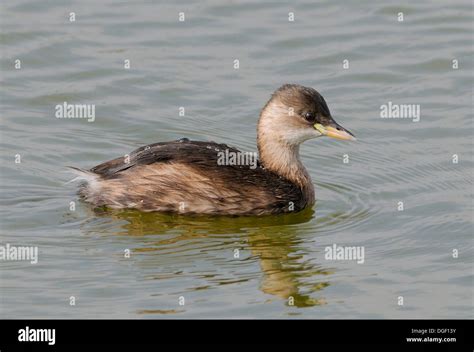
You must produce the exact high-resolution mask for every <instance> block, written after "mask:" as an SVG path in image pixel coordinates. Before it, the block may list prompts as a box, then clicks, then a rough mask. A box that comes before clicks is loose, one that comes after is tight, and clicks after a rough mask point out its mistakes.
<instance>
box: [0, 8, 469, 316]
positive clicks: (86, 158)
mask: <svg viewBox="0 0 474 352" xmlns="http://www.w3.org/2000/svg"><path fill="white" fill-rule="evenodd" d="M182 11H183V12H185V16H186V17H185V22H178V20H177V19H178V13H179V12H182ZM70 12H75V13H76V21H75V22H69V17H68V14H69V13H70ZM288 12H294V14H295V22H289V21H288ZM399 12H403V13H404V21H403V22H398V21H397V14H398V13H399ZM0 13H1V15H0V20H1V21H0V22H1V36H0V43H1V53H2V57H1V112H2V113H1V123H2V127H1V131H2V132H1V157H2V162H1V166H2V167H1V182H0V184H1V189H2V191H1V194H2V197H1V198H2V209H1V211H2V214H1V219H2V220H1V243H2V245H5V244H6V243H10V244H12V245H31V246H38V248H39V262H38V264H36V265H33V264H30V263H28V262H14V261H8V262H5V261H2V262H1V271H0V285H1V301H0V315H1V316H2V317H4V318H75V317H78V318H185V317H186V318H224V317H225V318H251V317H252V318H255V317H258V318H472V316H473V309H472V308H473V289H472V288H473V286H472V284H473V281H472V274H473V263H472V258H473V242H472V234H473V208H472V175H473V174H472V170H473V159H472V150H473V149H472V148H473V145H472V132H473V131H472V72H473V62H472V6H471V3H470V2H469V1H453V2H449V3H446V4H443V3H441V2H428V1H422V2H419V3H417V4H413V3H412V2H409V1H405V2H404V3H400V2H398V1H397V2H393V3H386V4H374V3H372V2H369V1H359V2H357V3H354V4H345V2H343V1H331V2H330V3H329V2H318V3H312V2H310V1H306V2H299V3H297V4H294V5H288V4H286V3H285V2H268V3H265V4H264V3H260V2H257V1H246V2H226V3H223V2H221V1H207V2H206V3H203V2H200V1H185V2H180V3H179V4H175V2H172V1H169V2H167V3H160V4H159V3H157V2H156V3H155V2H151V1H142V2H134V3H133V5H131V4H129V3H127V2H116V1H111V0H109V1H101V2H96V1H77V0H72V1H48V2H45V1H31V0H29V1H23V0H19V1H15V2H12V3H9V4H6V3H2V5H1V10H0ZM16 59H20V60H21V69H19V70H16V69H15V67H14V65H15V60H16ZM125 59H129V60H130V62H131V69H130V70H126V69H124V68H123V65H124V60H125ZM235 59H238V60H239V61H240V68H239V69H238V70H235V69H234V67H233V66H234V60H235ZM345 59H347V60H349V69H343V66H342V63H343V60H345ZM453 59H457V60H458V63H459V68H458V69H453V67H452V65H453V63H452V60H453ZM283 83H300V84H304V85H308V86H312V87H314V88H316V89H318V90H319V91H320V92H321V93H322V95H323V96H324V97H325V98H326V100H327V102H328V104H329V107H330V109H331V111H332V114H333V116H334V118H335V119H336V121H338V122H339V123H341V124H342V125H343V126H345V127H346V128H348V129H349V130H351V131H353V132H354V133H355V134H356V136H357V137H358V141H357V142H353V143H349V142H340V141H335V140H329V139H324V138H320V139H318V140H313V141H309V142H307V143H306V144H305V145H304V146H303V147H302V155H303V161H304V164H305V165H306V167H307V169H308V170H309V172H310V174H311V175H312V178H313V182H314V183H315V187H316V197H317V204H316V206H315V207H314V209H310V210H308V211H306V212H304V213H302V214H297V215H291V216H282V217H266V218H252V217H250V218H225V217H222V218H207V217H178V216H169V215H159V214H141V213H138V212H133V211H126V212H112V213H94V212H93V211H92V210H91V209H90V208H89V207H88V206H87V204H83V203H80V202H78V203H77V204H76V209H75V211H70V210H69V207H70V202H71V201H77V196H76V193H75V192H76V186H75V185H73V184H66V182H67V181H68V180H70V179H71V178H72V176H71V175H70V174H68V173H67V172H65V166H66V165H74V166H78V167H92V166H94V165H96V164H98V163H100V162H102V161H106V160H109V159H111V158H114V157H117V156H121V155H124V154H126V153H128V152H130V151H131V150H133V149H134V148H136V147H138V146H142V145H145V144H148V143H153V142H158V141H166V140H173V139H177V138H181V137H188V138H191V139H199V140H214V141H216V142H226V143H228V144H230V145H232V146H236V147H238V148H240V149H241V150H244V151H252V150H255V137H256V132H255V127H256V120H257V116H258V113H259V110H260V109H261V107H262V106H263V104H264V103H265V102H266V100H267V99H268V97H269V95H270V93H271V92H272V91H273V90H274V89H276V88H277V87H279V86H280V85H281V84H283ZM64 101H67V102H68V103H72V104H95V105H96V119H95V121H94V122H87V121H86V120H84V119H56V118H55V115H54V112H55V105H56V104H62V103H63V102H64ZM389 101H392V102H393V103H398V104H401V103H406V104H420V106H421V119H420V121H419V122H413V121H412V120H408V119H382V118H380V106H381V105H382V104H387V103H388V102H389ZM181 106H182V107H185V116H184V117H180V116H179V115H178V109H179V107H181ZM16 154H20V156H21V163H20V164H16V163H15V162H14V161H15V155H16ZM345 154H347V156H348V157H349V160H348V161H349V162H348V163H344V162H343V161H344V155H345ZM454 154H456V155H457V156H458V163H457V164H456V163H453V155H454ZM399 202H403V205H404V210H403V211H398V204H399ZM333 244H336V245H341V246H364V248H365V261H364V263H363V264H357V263H356V262H355V261H349V260H345V261H330V260H326V259H325V248H326V247H327V246H332V245H333ZM127 249H129V250H130V258H126V257H125V255H124V253H125V251H126V250H127ZM236 249H238V250H239V258H234V254H235V253H237V252H236V251H235V250H236ZM453 250H457V251H458V253H459V255H458V257H457V258H453ZM71 296H74V297H75V300H76V305H75V306H71V305H70V297H71ZM290 296H291V297H293V300H294V305H293V306H292V305H290V304H289V301H288V298H289V297H290ZM399 296H402V297H403V303H404V304H403V306H400V305H398V299H399ZM180 297H184V299H185V304H184V305H180V304H179V299H180Z"/></svg>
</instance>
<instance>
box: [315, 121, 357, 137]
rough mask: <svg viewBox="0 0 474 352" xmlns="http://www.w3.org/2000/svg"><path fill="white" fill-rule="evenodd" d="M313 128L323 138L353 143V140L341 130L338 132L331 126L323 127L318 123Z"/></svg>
mask: <svg viewBox="0 0 474 352" xmlns="http://www.w3.org/2000/svg"><path fill="white" fill-rule="evenodd" d="M314 128H315V129H316V130H318V131H319V133H321V134H322V135H323V136H328V137H331V138H335V139H340V140H343V141H353V140H355V138H354V137H353V136H351V135H350V134H349V133H347V132H346V131H344V130H343V129H340V130H338V129H337V128H334V127H332V126H323V125H321V124H320V123H316V124H315V125H314Z"/></svg>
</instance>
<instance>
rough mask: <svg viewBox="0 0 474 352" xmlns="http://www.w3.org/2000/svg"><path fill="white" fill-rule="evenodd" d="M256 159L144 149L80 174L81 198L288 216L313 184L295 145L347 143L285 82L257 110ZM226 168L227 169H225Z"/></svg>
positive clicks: (211, 151)
mask: <svg viewBox="0 0 474 352" xmlns="http://www.w3.org/2000/svg"><path fill="white" fill-rule="evenodd" d="M257 134H258V137H257V144H258V152H259V160H258V161H257V162H256V164H254V165H235V163H222V155H223V153H227V154H234V155H236V154H239V153H241V152H239V150H237V149H235V148H232V147H229V146H227V145H226V144H218V143H214V142H200V141H190V140H188V139H186V138H183V139H180V140H177V141H172V142H162V143H155V144H150V145H148V146H144V147H141V148H138V149H136V150H135V151H133V152H132V153H131V154H130V155H128V156H126V157H120V158H117V159H113V160H110V161H107V162H105V163H103V164H100V165H97V166H95V167H93V168H92V169H90V170H88V171H86V170H82V169H78V168H72V169H73V170H74V171H75V173H76V174H78V177H77V178H76V179H79V180H85V181H86V183H85V184H83V185H82V187H81V189H80V191H79V194H80V195H81V197H82V198H83V199H84V200H85V201H87V202H89V203H92V204H93V205H94V206H96V207H102V206H106V207H110V208H114V209H125V208H134V209H138V210H141V211H160V212H172V213H181V214H215V215H265V214H280V213H292V212H298V211H301V210H303V209H304V208H306V207H310V206H312V205H313V204H314V201H315V198H314V187H313V183H312V181H311V178H310V176H309V174H308V172H307V171H306V169H305V167H304V166H303V164H302V163H301V160H300V157H299V146H300V144H301V143H302V142H304V141H306V140H308V139H311V138H316V137H320V136H329V137H333V138H337V139H342V140H353V139H355V138H354V137H353V134H352V133H351V132H349V131H348V130H346V129H344V128H342V127H341V126H339V125H338V124H337V123H336V122H335V121H334V120H333V118H332V117H331V113H330V112H329V108H328V106H327V104H326V102H325V101H324V98H323V97H322V96H321V95H320V94H319V93H318V92H317V91H316V90H314V89H312V88H308V87H303V86H300V85H296V84H285V85H283V86H282V87H280V88H279V89H277V90H276V91H275V92H274V93H273V95H272V97H271V98H270V100H269V101H268V102H267V104H266V105H265V106H264V108H263V109H262V111H261V113H260V119H259V121H258V128H257ZM231 164H232V165H231Z"/></svg>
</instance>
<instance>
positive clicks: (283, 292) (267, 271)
mask: <svg viewBox="0 0 474 352" xmlns="http://www.w3.org/2000/svg"><path fill="white" fill-rule="evenodd" d="M95 215H96V216H99V217H101V218H102V217H108V218H111V219H113V220H121V221H124V223H123V225H121V229H120V231H118V232H114V233H115V234H118V235H122V236H124V235H126V236H135V239H136V237H139V236H145V237H146V241H143V242H140V243H139V244H138V245H137V246H135V248H134V249H132V253H134V254H138V253H145V252H146V253H153V252H158V253H159V254H160V255H167V254H170V251H172V250H173V248H174V249H177V248H179V246H180V244H181V245H184V244H185V243H189V242H193V241H194V242H196V241H197V242H198V243H199V248H200V251H199V252H198V254H201V253H203V249H202V246H201V245H202V244H206V243H205V242H206V239H207V240H210V237H212V238H213V242H212V247H208V249H205V253H207V254H209V253H210V252H211V251H222V250H226V251H227V252H229V253H233V251H234V248H240V250H241V251H245V250H247V251H248V252H249V254H250V257H249V258H247V260H249V259H252V260H255V261H258V263H259V266H260V271H261V274H262V277H261V283H260V287H259V289H260V290H261V291H262V292H263V293H265V294H268V295H271V296H273V297H274V298H278V299H280V300H281V301H282V302H283V303H284V304H286V305H288V306H294V307H299V308H303V307H312V306H318V305H321V304H325V303H326V302H325V301H324V299H323V298H321V297H320V298H315V296H316V295H318V293H317V292H318V291H321V290H322V289H324V288H325V287H327V286H329V284H330V283H329V280H328V276H329V275H330V274H332V273H333V272H332V271H331V270H330V269H327V268H323V267H321V266H319V265H317V264H315V263H314V261H313V260H307V259H306V260H304V257H305V255H306V254H308V252H307V251H306V250H305V246H304V243H305V241H306V242H307V241H308V236H314V235H312V234H310V233H305V231H304V226H301V225H302V224H304V223H306V222H308V221H310V220H311V219H312V218H313V216H314V210H312V209H307V210H305V211H302V212H300V213H297V214H288V215H280V216H277V217H275V216H268V217H258V218H255V217H206V216H194V217H193V216H181V215H170V214H160V213H143V212H139V211H135V210H126V211H116V210H105V209H102V210H100V211H98V210H96V211H95ZM151 235H155V236H154V238H155V237H161V238H160V239H159V240H156V241H154V240H151V241H150V236H151ZM156 235H158V236H156ZM305 236H306V238H305ZM216 237H217V238H218V239H219V240H222V241H221V242H219V244H218V246H215V244H216V242H215V241H216ZM236 242H237V243H236ZM204 248H206V247H204ZM164 253H166V254H164ZM176 255H178V254H176ZM193 255H196V253H194V254H193ZM201 259H202V258H201ZM242 259H243V258H242ZM187 260H189V258H188V259H187ZM235 260H239V259H235V258H234V257H233V255H230V256H229V261H235ZM232 271H233V272H235V270H232ZM234 275H235V274H234ZM156 278H162V277H161V276H160V275H158V276H157V277H156ZM166 278H167V279H170V276H169V275H166ZM315 278H318V279H316V280H315ZM176 279H179V277H178V276H177V277H176ZM209 279H213V280H216V278H215V277H213V275H209ZM239 281H241V280H233V281H232V282H228V281H222V282H221V281H214V282H212V283H211V284H210V285H209V286H205V287H213V286H215V284H216V283H217V285H223V284H229V283H233V282H239ZM242 281H247V280H242ZM315 281H316V282H315ZM205 287H204V288H205ZM196 289H197V288H196ZM274 298H273V299H269V300H270V301H272V300H274ZM163 311H164V310H161V309H158V310H150V309H147V310H142V311H140V313H142V314H147V313H155V314H163V313H162V312H163ZM166 312H168V311H166ZM169 312H172V311H171V310H170V311H169ZM166 314H168V313H166Z"/></svg>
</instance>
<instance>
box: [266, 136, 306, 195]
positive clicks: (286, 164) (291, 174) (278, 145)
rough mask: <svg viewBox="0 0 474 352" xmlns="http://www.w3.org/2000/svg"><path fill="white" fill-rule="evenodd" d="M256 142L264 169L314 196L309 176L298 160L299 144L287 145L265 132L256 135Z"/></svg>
mask: <svg viewBox="0 0 474 352" xmlns="http://www.w3.org/2000/svg"><path fill="white" fill-rule="evenodd" d="M257 144H258V151H259V155H260V162H261V163H262V164H263V166H264V167H265V169H267V170H269V171H272V172H274V173H276V174H277V175H279V176H282V177H284V178H286V179H287V180H289V181H291V182H293V183H295V184H297V185H298V186H299V187H300V188H301V189H303V191H305V193H306V192H308V197H310V193H311V194H313V196H312V197H314V187H313V183H312V181H311V177H310V176H309V173H308V172H307V171H306V168H305V167H304V166H303V163H302V162H301V160H300V146H299V145H288V144H285V143H284V142H282V141H280V140H278V139H273V138H272V137H271V136H269V135H265V134H263V135H259V136H258V140H257ZM310 198H311V197H310Z"/></svg>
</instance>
